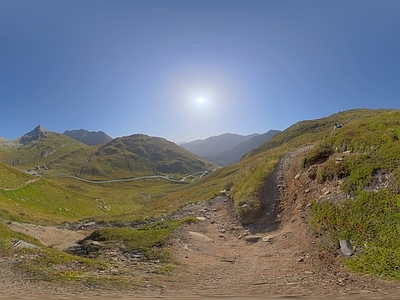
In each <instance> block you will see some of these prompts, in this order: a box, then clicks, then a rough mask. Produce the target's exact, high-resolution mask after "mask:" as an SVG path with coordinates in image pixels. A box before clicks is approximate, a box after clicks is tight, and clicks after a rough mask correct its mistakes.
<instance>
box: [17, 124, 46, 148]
mask: <svg viewBox="0 0 400 300" xmlns="http://www.w3.org/2000/svg"><path fill="white" fill-rule="evenodd" d="M45 135H46V130H45V129H44V128H43V127H42V126H41V125H38V126H37V127H36V128H35V129H33V130H32V131H30V132H28V133H26V134H24V135H23V136H22V137H21V138H20V139H19V143H20V144H26V143H29V142H32V141H36V140H38V139H39V138H41V137H44V136H45Z"/></svg>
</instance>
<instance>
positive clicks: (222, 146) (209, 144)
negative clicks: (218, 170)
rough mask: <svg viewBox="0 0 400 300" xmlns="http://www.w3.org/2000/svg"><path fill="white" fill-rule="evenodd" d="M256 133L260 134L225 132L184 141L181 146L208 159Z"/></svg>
mask: <svg viewBox="0 0 400 300" xmlns="http://www.w3.org/2000/svg"><path fill="white" fill-rule="evenodd" d="M256 135H258V134H252V135H247V136H243V135H238V134H232V133H225V134H221V135H218V136H213V137H209V138H207V139H205V140H196V141H193V142H189V143H184V144H181V145H180V146H181V147H183V148H185V149H186V150H189V151H190V152H192V153H194V154H197V155H198V156H200V157H203V158H205V159H207V160H208V159H209V158H212V157H214V156H216V155H218V154H220V153H221V152H224V151H227V150H229V149H232V148H233V147H235V146H237V145H239V144H240V143H243V142H244V141H246V140H248V139H250V138H252V137H254V136H256Z"/></svg>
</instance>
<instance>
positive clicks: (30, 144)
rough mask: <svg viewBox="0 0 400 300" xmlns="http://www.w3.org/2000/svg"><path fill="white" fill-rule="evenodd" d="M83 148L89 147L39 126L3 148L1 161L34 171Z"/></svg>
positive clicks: (0, 153) (0, 156) (0, 152)
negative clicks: (37, 167)
mask: <svg viewBox="0 0 400 300" xmlns="http://www.w3.org/2000/svg"><path fill="white" fill-rule="evenodd" d="M82 147H87V146H86V145H85V144H83V143H80V142H78V141H76V140H74V139H71V138H70V137H68V136H66V135H63V134H59V133H55V132H51V131H46V130H45V129H44V128H43V127H42V126H40V125H39V126H37V127H36V128H35V129H34V130H32V131H30V132H28V133H26V134H25V135H23V136H22V137H20V138H18V139H16V140H14V141H12V143H11V144H8V145H6V147H3V148H2V149H1V151H0V161H2V162H5V163H6V164H8V165H11V166H18V167H20V168H28V169H33V168H35V167H36V166H42V165H47V164H49V163H51V162H52V161H53V160H55V159H57V158H59V157H62V156H64V155H66V154H68V153H70V152H73V151H75V150H77V149H79V148H82Z"/></svg>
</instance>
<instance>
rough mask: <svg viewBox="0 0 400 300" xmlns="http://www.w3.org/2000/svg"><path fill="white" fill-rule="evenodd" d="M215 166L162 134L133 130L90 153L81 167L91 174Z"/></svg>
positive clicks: (186, 170)
mask: <svg viewBox="0 0 400 300" xmlns="http://www.w3.org/2000/svg"><path fill="white" fill-rule="evenodd" d="M213 167H214V166H213V165H212V164H211V163H209V162H207V161H206V160H204V159H202V158H200V157H198V156H196V155H194V154H192V153H190V152H189V151H187V150H185V149H183V148H182V147H179V146H177V145H176V144H174V143H172V142H170V141H167V140H165V139H163V138H158V137H150V136H147V135H142V134H134V135H131V136H126V137H122V138H116V139H114V140H112V141H111V142H110V143H108V144H106V145H104V146H102V147H100V148H99V149H98V150H97V151H96V152H95V153H93V154H92V155H90V157H89V158H88V161H87V163H86V164H85V165H84V166H82V168H81V169H80V171H79V172H80V174H81V175H82V176H88V177H92V178H102V177H106V178H110V177H116V176H117V177H119V178H121V177H132V176H140V175H152V174H158V173H163V174H177V173H179V174H188V173H196V172H201V171H206V170H209V169H212V168H213Z"/></svg>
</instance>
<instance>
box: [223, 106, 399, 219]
mask: <svg viewBox="0 0 400 300" xmlns="http://www.w3.org/2000/svg"><path fill="white" fill-rule="evenodd" d="M334 123H342V124H343V125H344V126H343V127H342V128H340V129H338V130H334V129H333V124H334ZM399 124H400V112H399V110H384V109H379V110H368V109H354V110H348V111H344V112H340V113H337V114H334V115H331V116H329V117H326V118H321V119H317V120H308V121H301V122H298V123H296V124H294V125H292V126H291V127H289V128H288V129H286V130H284V131H283V132H281V133H279V134H278V135H276V136H275V137H273V138H272V139H270V140H268V141H267V142H265V143H264V144H262V145H260V146H259V147H258V148H256V149H254V150H252V151H250V152H249V153H248V154H247V155H246V156H245V157H244V158H243V159H242V161H241V162H240V163H239V169H240V171H239V172H237V173H236V175H235V177H234V178H232V179H231V181H232V184H231V185H232V191H231V195H232V196H233V198H234V200H235V203H236V205H237V209H238V211H239V212H240V213H242V214H243V215H257V213H258V212H259V210H260V209H261V207H260V197H261V195H262V189H263V187H264V185H265V181H266V180H267V178H268V176H269V175H270V174H271V172H272V170H273V168H274V166H275V165H276V163H277V162H278V161H279V158H280V157H282V155H284V154H285V153H286V152H288V151H290V150H292V149H296V148H298V147H302V146H305V145H308V144H327V145H328V146H329V147H330V148H332V149H333V150H334V151H335V150H336V148H340V146H342V145H343V144H346V150H351V151H353V152H356V153H364V152H366V153H371V151H372V150H371V149H373V152H374V153H375V154H374V157H375V159H374V160H373V163H372V161H371V162H369V161H368V159H367V160H365V161H364V163H365V164H368V165H369V166H370V167H369V171H367V174H368V175H365V178H369V180H371V178H372V172H373V168H372V166H374V168H385V169H386V168H388V169H390V170H394V169H396V171H395V172H400V171H398V170H397V165H398V163H397V161H398V160H396V159H395V157H396V156H397V151H398V150H397V149H399V148H400V144H399V143H400V142H398V141H397V140H396V137H395V136H396V135H395V133H397V132H399V130H400V125H399ZM399 134H400V133H399ZM389 136H391V137H389ZM385 157H386V158H385ZM389 157H390V159H389ZM399 157H400V156H397V158H399ZM349 168H350V166H349ZM351 168H353V170H352V171H351V170H349V172H350V174H356V173H358V172H361V171H360V170H361V168H362V165H360V164H357V165H354V166H351ZM321 170H322V169H321ZM362 172H363V173H364V171H362ZM368 172H369V173H368ZM399 174H400V173H399ZM353 176H355V175H352V176H350V177H349V178H350V179H349V180H352V179H351V178H352V177H353ZM356 178H358V177H356ZM367 181H368V180H367ZM367 181H364V184H367ZM245 203H247V204H249V206H247V207H246V208H245V209H244V208H242V205H243V204H245Z"/></svg>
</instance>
